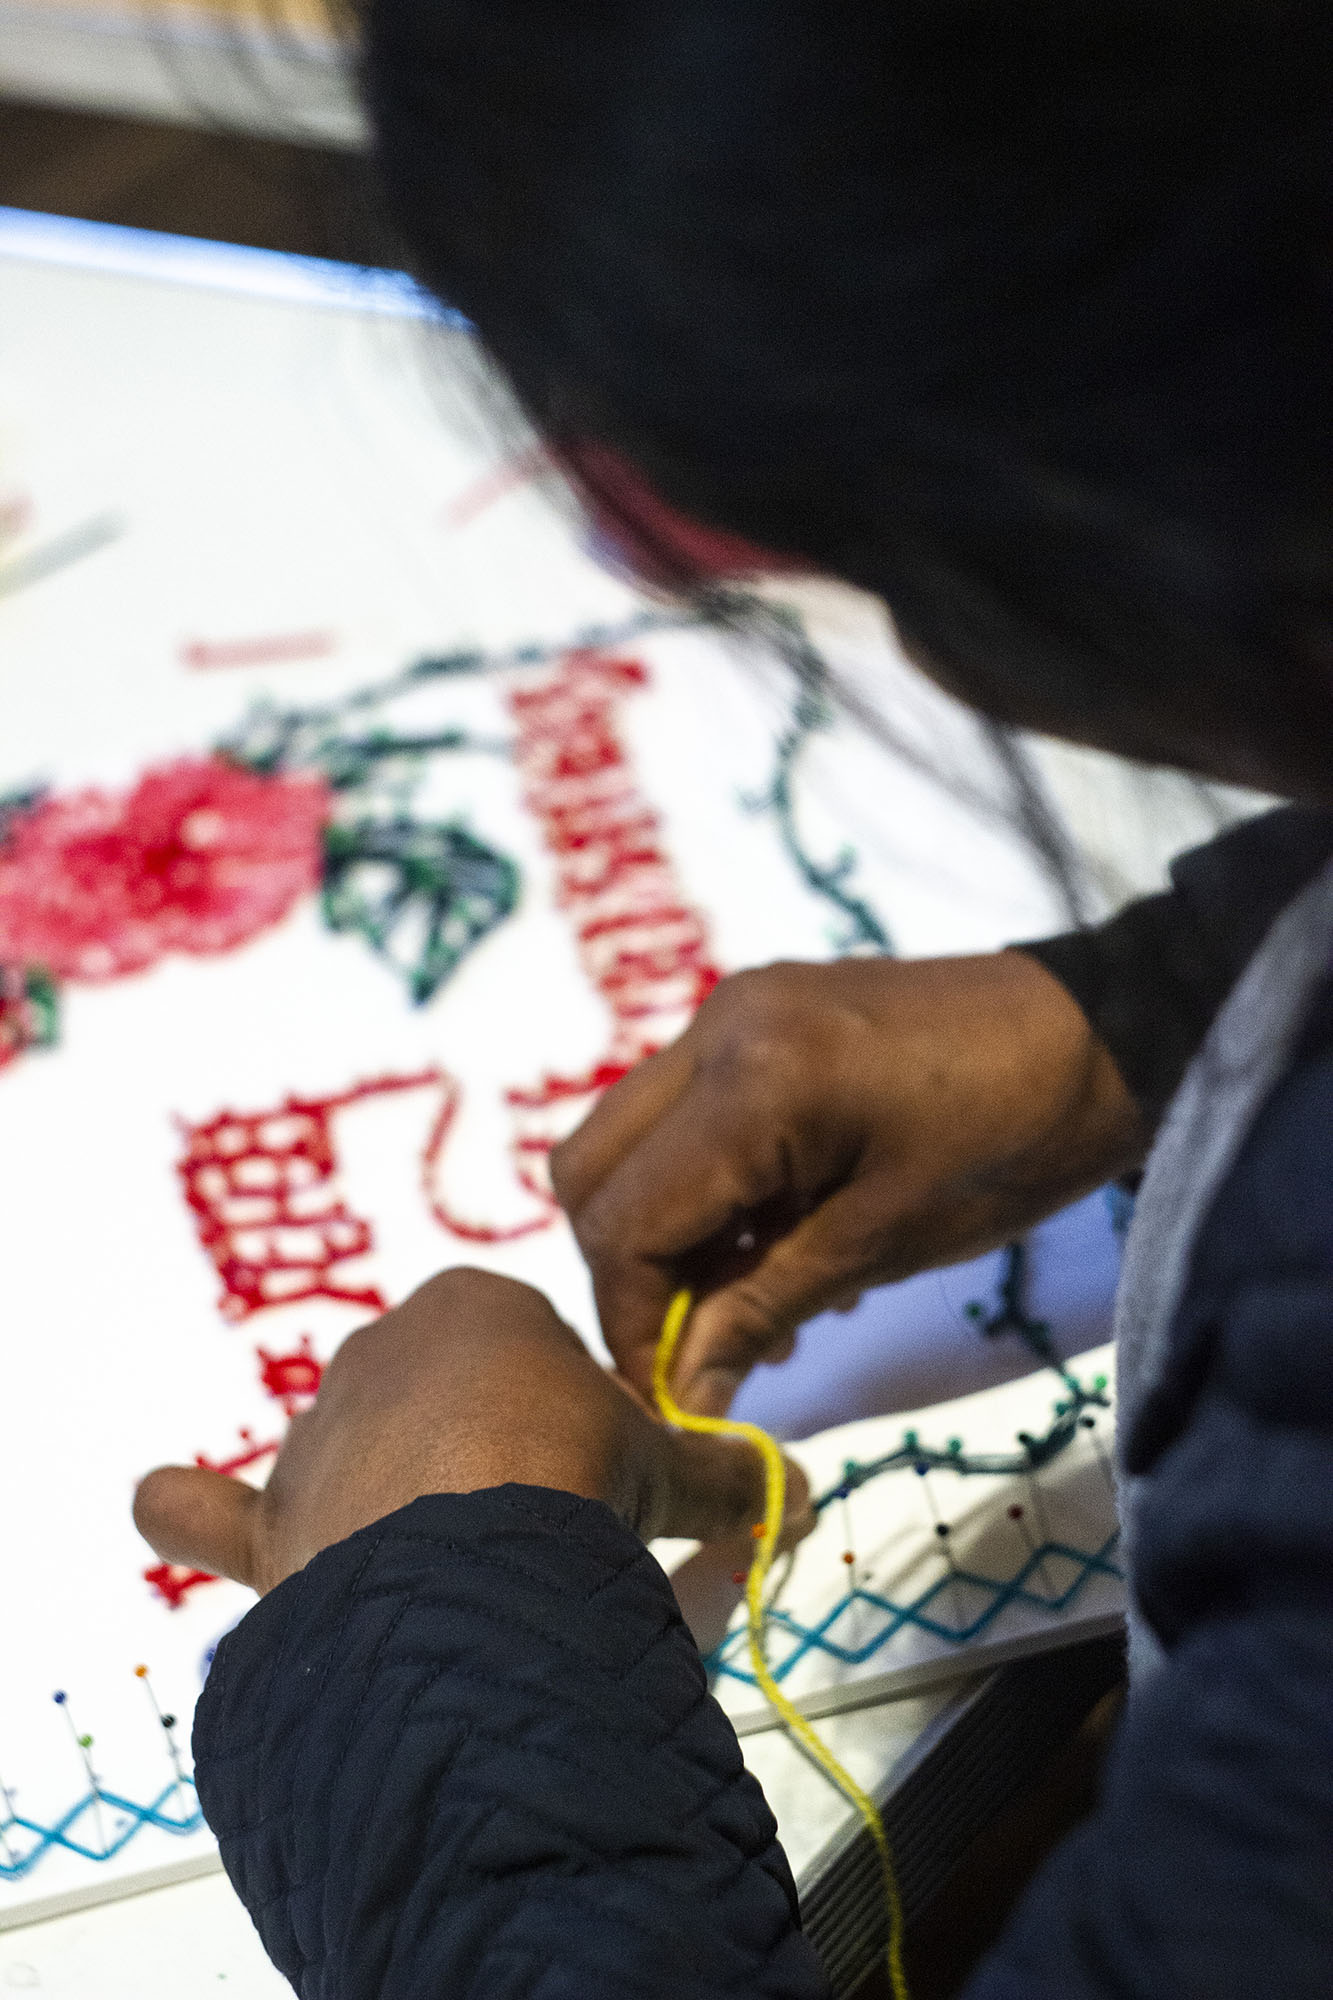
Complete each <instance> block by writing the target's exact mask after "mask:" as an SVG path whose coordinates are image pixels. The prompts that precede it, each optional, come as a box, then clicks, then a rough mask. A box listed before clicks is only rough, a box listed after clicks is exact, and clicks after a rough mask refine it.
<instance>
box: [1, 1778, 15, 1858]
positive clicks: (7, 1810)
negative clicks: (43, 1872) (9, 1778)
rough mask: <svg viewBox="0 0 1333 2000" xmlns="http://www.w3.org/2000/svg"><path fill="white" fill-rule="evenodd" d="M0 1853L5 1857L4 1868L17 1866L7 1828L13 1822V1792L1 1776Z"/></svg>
mask: <svg viewBox="0 0 1333 2000" xmlns="http://www.w3.org/2000/svg"><path fill="white" fill-rule="evenodd" d="M0 1813H2V1814H3V1817H0V1854H3V1855H4V1857H5V1866H6V1868H17V1867H18V1859H17V1857H16V1855H15V1853H14V1850H13V1848H12V1847H11V1846H10V1844H9V1829H10V1827H11V1826H13V1824H14V1818H15V1814H14V1794H13V1793H12V1792H11V1791H10V1789H9V1786H8V1785H7V1784H6V1783H5V1781H4V1779H3V1778H0Z"/></svg>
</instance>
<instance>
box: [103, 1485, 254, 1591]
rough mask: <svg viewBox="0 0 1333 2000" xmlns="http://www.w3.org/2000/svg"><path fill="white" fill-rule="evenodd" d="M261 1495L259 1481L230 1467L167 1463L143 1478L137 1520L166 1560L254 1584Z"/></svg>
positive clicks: (138, 1498) (140, 1528)
mask: <svg viewBox="0 0 1333 2000" xmlns="http://www.w3.org/2000/svg"><path fill="white" fill-rule="evenodd" d="M260 1498H261V1495H260V1494H259V1493H257V1492H256V1491H255V1489H254V1487H253V1486H247V1485H246V1483H245V1481H244V1480H242V1479H230V1478H228V1476H227V1475H226V1473H223V1472H212V1471H210V1470H208V1469H207V1468H206V1467H204V1466H196V1465H163V1466H159V1467H158V1469H157V1471H156V1472H150V1473H149V1474H148V1476H147V1478H146V1479H143V1480H141V1481H140V1482H139V1487H138V1491H137V1492H136V1493H135V1496H134V1525H135V1527H136V1528H137V1529H138V1530H139V1533H140V1534H141V1535H142V1536H143V1538H144V1540H145V1541H147V1542H151V1543H152V1545H153V1547H154V1548H155V1549H156V1550H157V1553H158V1554H159V1555H160V1556H161V1557H162V1558H163V1560H164V1561H166V1562H174V1563H186V1564H188V1565H189V1567H190V1568H191V1569H206V1570H211V1571H212V1572H213V1574H214V1575H215V1576H229V1577H232V1578H234V1580H235V1581H236V1582H237V1583H244V1584H248V1585H249V1586H250V1588H251V1589H252V1590H253V1589H257V1588H258V1583H257V1580H256V1577H257V1564H256V1558H255V1533H254V1531H255V1524H256V1521H257V1512H256V1510H257V1508H258V1506H259V1502H260Z"/></svg>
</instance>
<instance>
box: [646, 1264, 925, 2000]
mask: <svg viewBox="0 0 1333 2000" xmlns="http://www.w3.org/2000/svg"><path fill="white" fill-rule="evenodd" d="M693 1304H694V1300H693V1298H692V1296H691V1294H690V1293H689V1292H677V1293H676V1296H675V1298H674V1299H672V1301H671V1304H670V1305H669V1306H668V1307H667V1315H666V1318H665V1320H664V1321H663V1323H662V1334H661V1338H660V1339H659V1341H658V1343H657V1352H656V1354H655V1355H654V1357H653V1394H654V1396H655V1397H656V1399H657V1407H658V1409H659V1410H660V1411H661V1413H662V1415H663V1416H664V1417H665V1418H666V1420H667V1422H668V1423H670V1424H675V1425H676V1426H677V1427H678V1428H679V1429H681V1430H684V1431H702V1432H704V1433H705V1434H707V1435H708V1436H711V1437H739V1438H745V1439H746V1440H747V1442H748V1443H750V1444H752V1445H753V1446H754V1448H755V1450H756V1451H757V1452H758V1453H759V1456H760V1458H761V1459H762V1460H763V1465H764V1518H763V1522H762V1524H761V1526H760V1527H759V1528H757V1529H756V1531H755V1549H754V1555H753V1557H752V1559H751V1562H750V1573H749V1575H748V1576H747V1578H746V1580H745V1608H746V1614H747V1622H748V1627H749V1640H750V1668H751V1671H752V1672H753V1674H754V1677H755V1680H756V1681H757V1682H758V1684H759V1687H760V1689H761V1690H762V1692H763V1694H764V1696H765V1698H766V1700H767V1701H768V1702H769V1704H770V1706H771V1707H772V1708H773V1709H775V1710H776V1712H777V1713H778V1714H779V1715H780V1716H781V1717H782V1720H783V1721H784V1722H785V1723H786V1725H787V1727H788V1729H789V1730H790V1731H791V1732H792V1734H793V1736H796V1737H799V1739H800V1741H801V1743H802V1744H803V1745H804V1746H805V1748H806V1749H807V1750H808V1751H809V1753H810V1755H811V1756H812V1757H813V1758H814V1760H815V1762H816V1763H817V1764H818V1765H819V1767H820V1769H821V1770H822V1771H824V1772H825V1773H826V1774H827V1775H828V1777H829V1778H831V1779H832V1781H833V1783H834V1784H835V1785H836V1786H837V1787H838V1790H839V1791H840V1792H841V1793H842V1794H843V1796H844V1797H845V1798H847V1799H849V1800H850V1801H851V1803H852V1805H854V1806H855V1807H856V1810H857V1811H858V1812H859V1813H860V1815H861V1817H862V1819H863V1820H864V1821H865V1823H866V1825H867V1826H868V1827H869V1829H870V1837H871V1839H872V1840H873V1841H874V1843H875V1850H876V1852H877V1853H878V1855H879V1863H880V1871H881V1873H882V1875H883V1878H884V1900H885V1902H886V1903H887V1904H888V1910H889V1950H888V1962H889V1985H890V1986H891V1987H892V1989H893V1996H894V2000H909V1995H908V1991H907V1978H906V1975H905V1973H904V1971H903V1906H902V1898H901V1896H900V1895H899V1893H898V1878H897V1875H896V1874H895V1873H894V1867H893V1854H892V1851H891V1850H890V1847H889V1841H888V1835H887V1834H886V1833H885V1831H884V1822H883V1820H882V1819H881V1818H880V1816H879V1809H878V1807H877V1806H876V1804H875V1801H874V1800H873V1799H872V1798H871V1797H870V1795H869V1794H868V1793H867V1792H863V1791H862V1789H861V1787H860V1786H859V1785H858V1784H857V1782H856V1780H855V1778H854V1777H853V1776H852V1775H851V1773H850V1771H845V1770H844V1769H843V1767H842V1765H841V1764H840V1763H839V1762H838V1760H837V1758H836V1757H835V1756H834V1755H833V1752H832V1751H831V1750H830V1749H829V1748H828V1747H827V1745H825V1744H824V1743H823V1742H821V1740H820V1738H819V1737H818V1736H817V1735H816V1733H815V1731H814V1730H813V1729H812V1728H811V1726H810V1724H809V1722H807V1720H806V1718H805V1717H804V1716H803V1715H802V1714H801V1712H800V1710H799V1709H798V1708H796V1707H795V1706H794V1704H793V1703H792V1702H790V1701H789V1700H788V1699H787V1697H786V1695H785V1694H784V1693H783V1692H782V1689H781V1688H780V1687H779V1686H778V1684H777V1682H776V1681H775V1680H774V1678H773V1675H772V1673H771V1672H770V1671H769V1665H768V1660H767V1658H766V1657H765V1653H764V1625H765V1620H766V1615H767V1614H766V1612H765V1608H764V1585H765V1583H766V1582H767V1580H768V1573H769V1570H770V1569H771V1568H772V1566H773V1556H774V1553H775V1551H776V1549H777V1543H778V1535H779V1532H780V1531H781V1528H782V1510H783V1506H784V1504H785V1501H786V1491H787V1472H786V1467H785V1465H784V1464H783V1459H782V1453H781V1452H780V1451H779V1449H778V1447H777V1445H776V1444H775V1443H774V1441H773V1439H772V1438H771V1437H770V1436H769V1435H768V1432H767V1431H763V1430H760V1428H759V1426H758V1424H741V1423H734V1422H733V1421H732V1419H731V1418H730V1417H696V1416H694V1415H693V1414H692V1413H691V1412H690V1411H689V1410H683V1409H682V1408H681V1407H680V1405H679V1403H678V1402H677V1401H676V1399H675V1397H674V1396H673V1395H672V1393H671V1370H672V1364H673V1362H674V1361H675V1358H676V1349H677V1348H678V1347H679V1345H680V1337H681V1334H682V1333H683V1332H684V1330H685V1322H686V1321H687V1320H688V1318H689V1316H690V1311H691V1308H692V1306H693Z"/></svg>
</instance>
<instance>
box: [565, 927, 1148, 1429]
mask: <svg viewBox="0 0 1333 2000" xmlns="http://www.w3.org/2000/svg"><path fill="white" fill-rule="evenodd" d="M1146 1140H1147V1135H1146V1133H1145V1132H1144V1130H1143V1127H1142V1122H1141V1119H1140V1115H1139V1111H1138V1107H1137V1105H1136V1103H1135V1101H1134V1099H1133V1098H1132V1097H1131V1095H1130V1093H1129V1091H1128V1090H1127V1089H1126V1088H1125V1085H1124V1083H1123V1082H1122V1080H1121V1078H1120V1074H1119V1072H1118V1071H1117V1069H1116V1067H1115V1064H1114V1062H1113V1060H1112V1058H1111V1055H1110V1053H1109V1051H1108V1050H1107V1049H1106V1047H1105V1045H1104V1044H1103V1043H1102V1042H1101V1041H1100V1040H1099V1039H1098V1037H1097V1036H1096V1034H1095V1033H1094V1032H1093V1030H1092V1028H1091V1026H1090V1025H1089V1023H1088V1020H1087V1018H1086V1016H1085V1015H1084V1014H1083V1012H1082V1010H1081V1009H1080V1008H1079V1007H1078V1006H1077V1005H1076V1003H1075V1002H1074V1000H1073V999H1072V998H1071V996H1070V995H1069V994H1068V993H1067V992H1066V991H1065V989H1064V987H1063V986H1061V985H1060V983H1059V981H1058V980H1057V979H1055V978H1054V977H1053V976H1052V975H1051V974H1050V973H1049V972H1047V971H1046V970H1045V968H1044V967H1043V966H1041V965H1039V964H1038V963H1037V961H1036V960H1035V959H1033V958H1029V957H1028V956H1026V955H1025V954H1024V953H1023V952H1020V951H1004V952H995V953H992V954H990V955H988V956H986V957H981V958H942V959H918V960H915V961H900V960H893V959H844V960H842V961H841V962H840V963H838V964H834V965H774V966H768V967H766V968H765V969H764V970H762V971H758V972H743V973H740V974H738V975H737V976H736V977H735V978H734V979H728V980H725V981H724V982H723V984H722V985H721V986H720V987H718V989H717V991H716V992H715V993H714V994H713V995H712V996H711V997H710V998H709V999H708V1000H707V1001H706V1003H705V1004H704V1006H703V1007H702V1008H701V1009H700V1011H699V1013H698V1015H697V1016H696V1017H695V1020H694V1022H693V1024H692V1025H691V1026H690V1027H689V1029H687V1031H686V1033H685V1034H684V1035H683V1036H682V1037H681V1039H680V1040H679V1041H678V1042H676V1043H675V1044H673V1046H672V1047H671V1048H669V1049H664V1050H663V1051H662V1053H661V1054H660V1055H656V1056H652V1057H650V1058H649V1059H648V1060H647V1061H646V1062H643V1063H640V1064H639V1066H638V1068H637V1069H635V1070H632V1071H631V1072H630V1074H629V1075H628V1076H627V1077H626V1078H625V1079H624V1081H623V1082H622V1083H619V1084H617V1085H616V1087H615V1088H614V1089H613V1090H610V1091H608V1092H607V1094H606V1096H605V1097H604V1098H603V1099H602V1101H601V1103H600V1104H598V1105H597V1106H596V1108H595V1109H594V1110H593V1112H592V1113H591V1115H590V1116H589V1117H588V1119H587V1120H586V1121H585V1123H584V1124H583V1125H582V1126H581V1127H580V1129H579V1130H578V1131H577V1132H576V1133H574V1135H573V1137H572V1138H570V1139H567V1140H566V1141H565V1143H564V1145H563V1146H560V1147H559V1148H557V1150H556V1153H555V1154H554V1156H553V1160H552V1171H553V1174H554V1179H555V1189H556V1193H557V1195H558V1196H559V1198H560V1201H561V1203H562V1204H563V1206H564V1207H565V1209H566V1210H567V1211H568V1213H569V1217H570V1220H571V1221H572V1223H573V1225H574V1231H575V1234H576V1235H577V1237H578V1240H579V1244H580V1247H581V1248H582V1250H583V1253H584V1255H585V1257H586V1258H587V1260H588V1263H589V1265H590V1266H591V1269H592V1275H593V1282H594V1285H595V1287H596V1293H597V1306H598V1311H599V1312H600V1314H601V1320H602V1327H603V1330H604V1332H605V1334H606V1339H607V1342H608V1344H609V1346H610V1348H611V1351H612V1353H613V1354H614V1356H615V1358H616V1362H617V1364H618V1366H619V1367H620V1369H621V1371H622V1373H623V1374H624V1375H625V1377H626V1379H627V1380H628V1381H630V1382H631V1383H633V1384H634V1385H635V1387H637V1388H639V1389H646V1387H647V1385H648V1382H649V1380H650V1378H651V1370H652V1355H653V1348H654V1346H655V1344H656V1340H657V1331H658V1328H659V1327H660V1325H661V1323H662V1314H663V1311H664V1310H665V1307H666V1304H667V1301H668V1300H669V1299H670V1297H671V1295H672V1293H673V1292H674V1291H675V1290H676V1289H677V1288H678V1287H679V1286H681V1285H685V1284H688V1285H689V1286H690V1287H691V1289H692V1290H693V1291H694V1292H695V1293H696V1295H698V1296H699V1297H700V1303H699V1305H698V1306H697V1308H696V1310H695V1314H694V1318H693V1320H692V1322H691V1325H690V1327H689V1329H688V1331H687V1333H686V1335H685V1338H684V1340H683V1341H682V1343H681V1350H680V1359H679V1364H678V1367H677V1371H676V1384H677V1389H676V1393H677V1395H678V1396H679V1398H680V1400H681V1402H682V1403H683V1404H685V1405H687V1406H688V1407H691V1408H693V1409H696V1410H701V1411H705V1412H713V1413H719V1412H722V1411H724V1410H725V1409H726V1408H727V1406H728V1404H729V1403H730V1400H731V1397H732V1395H733V1394H734V1393H735V1390H736V1388H737V1386H738V1385H739V1383H740V1382H741V1380H742V1379H743V1378H744V1376H745V1374H746V1373H747V1371H748V1370H749V1369H750V1368H751V1367H753V1365H754V1363H755V1362H756V1361H776V1360H781V1359H782V1358H783V1357H784V1356H785V1355H786V1354H787V1353H788V1352H789V1351H790V1346H791V1341H792V1337H793V1335H794V1332H795V1329H796V1328H797V1327H798V1326H799V1325H800V1324H801V1322H802V1321H803V1320H806V1319H809V1318H810V1317H811V1315H812V1314H814V1313H817V1312H820V1311H823V1310H824V1309H825V1308H826V1307H829V1306H836V1305H843V1304H849V1303H851V1302H852V1301H853V1300H854V1299H855V1297H856V1296H857V1295H858V1293H859V1292H860V1291H861V1290H862V1289H863V1288H864V1287H865V1286H867V1285H873V1284H883V1283H886V1282H888V1281H889V1280H891V1279H896V1278H905V1277H908V1276H910V1275H911V1273H912V1272H914V1271H920V1270H926V1269H929V1268H930V1267H931V1266H932V1265H938V1264H948V1263H953V1262H956V1261H958V1260H959V1259H961V1258H965V1257H973V1256H978V1255H980V1254H981V1252H982V1251H984V1250H989V1249H992V1248H994V1247H995V1246H996V1245H997V1244H1000V1243H1004V1242H1006V1241H1008V1240H1009V1239H1010V1238H1011V1237H1012V1236H1014V1235H1015V1234H1016V1233H1017V1232H1019V1231H1020V1230H1023V1229H1025V1228H1027V1227H1029V1226H1030V1225H1031V1224H1032V1223H1033V1222H1035V1221H1037V1220H1039V1219H1040V1218H1041V1217H1042V1216H1044V1215H1049V1214H1050V1213H1052V1211H1053V1210H1055V1209H1057V1208H1059V1207H1061V1206H1062V1205H1063V1204H1064V1203H1066V1202H1069V1201H1073V1200H1075V1199H1076V1198H1077V1197H1078V1196H1079V1195H1082V1194H1086V1193H1087V1192H1088V1191H1089V1190H1090V1189H1092V1188H1095V1187H1097V1186H1098V1185H1099V1184H1100V1183H1101V1182H1102V1181H1104V1180H1107V1179H1109V1178H1110V1177H1111V1176H1112V1175H1113V1174H1116V1173H1119V1172H1122V1171H1123V1170H1124V1169H1125V1168H1126V1167H1128V1166H1130V1165H1132V1164H1133V1163H1134V1162H1135V1161H1136V1160H1138V1159H1140V1158H1141V1157H1142V1154H1143V1151H1144V1149H1145V1146H1146Z"/></svg>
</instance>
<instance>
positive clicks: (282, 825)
mask: <svg viewBox="0 0 1333 2000" xmlns="http://www.w3.org/2000/svg"><path fill="white" fill-rule="evenodd" d="M328 813H329V788H328V785H327V783H326V782H325V780H324V779H323V778H322V777H319V776H317V775H314V774H311V773H302V774H299V775H295V776H283V777H266V778H261V777H257V776H256V775H255V774H254V773H253V772H252V771H243V770H241V769H240V768H239V767H238V766H236V765H234V764H228V763H226V762H224V761H223V759H221V758H220V757H206V758H182V759H181V760H180V761H179V762H177V763H174V764H166V765H163V766H162V767H160V768H159V769H158V770H154V771H147V772H145V774H144V775H143V777H142V778H140V780H139V782H138V783H137V784H136V785H135V786H134V788H133V789H132V790H131V791H129V792H127V793H126V794H124V795H123V796H121V797H117V796H115V795H113V794H111V793H109V792H101V791H84V792H75V793H73V794H71V795H70V796H69V797H67V798H50V799H42V800H40V801H39V802H38V804H36V805H35V806H33V807H32V808H31V809H30V810H28V811H26V812H23V813H21V814H19V815H17V816H16V817H15V819H14V821H13V823H12V826H11V829H10V833H9V837H8V840H7V841H6V843H5V845H4V848H3V849H2V850H0V961H3V962H4V963H6V964H10V965H18V966H40V967H41V968H42V970H43V971H44V972H46V973H48V974H49V975H51V976H52V977H53V978H56V979H90V980H95V979H116V978H119V977H121V976H122V975H123V974H125V973H127V972H138V971H140V970H142V969H143V967H145V966H148V965H152V964H154V963H155V962H156V961H157V960H158V959H159V958H161V957H162V956H163V955H164V954H165V953H166V952H169V951H185V952H197V953H209V952H220V951H230V950H232V949H233V948H234V947H235V946H236V945H239V944H244V943H245V942H246V940H247V939H249V938H251V937H253V936H254V935H255V934H256V933H257V932H258V931H262V930H265V929H267V928H268V926H269V925H270V924H274V923H277V922H278V920H279V919H280V918H282V917H285V916H286V914H287V912H288V910H290V908H291V906H292V904H293V903H294V902H295V901H296V900H297V898H298V897H299V896H301V895H303V894H305V892H306V891H307V890H309V889H314V888H316V887H317V886H318V883H319V879H320V867H321V858H322V843H321V833H322V829H323V825H324V822H325V820H326V819H327V818H328Z"/></svg>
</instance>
